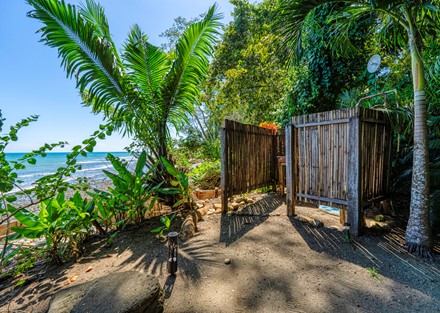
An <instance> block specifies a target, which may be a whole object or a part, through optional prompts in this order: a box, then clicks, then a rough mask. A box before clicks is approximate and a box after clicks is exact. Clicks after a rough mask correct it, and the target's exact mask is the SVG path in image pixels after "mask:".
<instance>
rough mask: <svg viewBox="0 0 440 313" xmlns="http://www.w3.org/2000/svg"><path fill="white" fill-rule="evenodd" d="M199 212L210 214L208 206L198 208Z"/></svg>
mask: <svg viewBox="0 0 440 313" xmlns="http://www.w3.org/2000/svg"><path fill="white" fill-rule="evenodd" d="M197 212H199V213H200V215H201V216H205V215H206V214H208V208H207V207H204V208H200V209H198V210H197Z"/></svg>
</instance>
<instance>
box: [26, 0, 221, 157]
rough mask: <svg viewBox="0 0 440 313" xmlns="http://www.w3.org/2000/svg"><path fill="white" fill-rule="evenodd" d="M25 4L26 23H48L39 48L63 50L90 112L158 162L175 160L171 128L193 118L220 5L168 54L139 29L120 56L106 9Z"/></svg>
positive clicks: (90, 4)
mask: <svg viewBox="0 0 440 313" xmlns="http://www.w3.org/2000/svg"><path fill="white" fill-rule="evenodd" d="M27 3H29V4H30V5H31V6H32V7H33V10H32V11H30V12H29V13H28V16H29V17H31V18H36V19H38V20H39V21H41V22H42V23H43V27H42V28H41V29H40V30H39V32H40V33H41V41H43V42H44V43H45V44H47V45H48V46H50V47H53V48H56V49H57V50H58V53H59V57H60V58H61V64H62V66H63V67H64V69H65V71H66V73H67V76H68V77H71V78H72V77H74V78H75V79H76V81H77V88H78V89H79V91H80V93H81V95H82V98H83V101H84V104H85V105H86V106H90V107H91V108H92V110H93V112H94V113H104V116H105V118H106V119H108V120H110V121H113V122H114V125H115V126H116V127H117V128H118V129H119V130H120V131H121V132H123V133H124V134H128V135H132V136H134V137H135V138H136V139H137V140H138V141H139V142H140V143H141V144H142V145H143V146H145V147H146V148H147V149H148V150H149V152H150V153H151V155H152V156H153V157H154V158H155V159H156V160H160V158H161V157H165V158H166V159H170V155H169V150H168V142H169V139H170V132H169V129H170V128H169V127H170V125H174V127H176V128H178V127H179V126H181V125H182V124H183V123H185V122H186V121H187V117H188V114H191V113H192V112H193V108H194V103H195V102H196V100H197V97H198V95H199V92H200V89H199V86H200V84H201V82H202V81H203V79H204V77H205V75H206V73H207V70H208V64H209V60H208V58H209V57H210V56H211V54H212V52H213V50H214V48H213V47H214V44H215V42H216V40H217V37H218V35H219V29H220V26H221V24H220V22H219V20H220V18H221V15H220V14H218V13H217V7H216V5H214V6H212V7H211V8H209V10H208V12H207V13H206V14H205V15H204V18H203V19H202V20H201V21H199V22H196V23H193V24H191V25H190V26H188V27H187V29H186V30H185V32H184V33H183V35H182V36H181V37H180V39H179V40H178V41H177V44H176V47H175V49H174V50H173V51H172V52H171V53H170V54H166V53H165V52H163V51H162V50H161V49H159V48H158V47H155V46H153V45H152V44H150V43H149V42H148V37H147V35H146V34H144V33H143V32H142V30H141V29H140V28H139V26H137V25H134V26H133V27H132V28H131V30H130V32H129V34H128V37H127V39H126V41H125V44H124V46H123V48H122V51H121V53H119V52H118V50H117V49H116V46H115V44H114V42H113V40H112V38H111V35H110V29H109V25H108V21H107V18H106V16H105V14H104V9H103V7H102V6H100V5H99V4H97V3H95V2H94V1H93V0H87V1H86V2H85V4H81V5H79V6H74V5H71V4H66V3H65V2H64V1H63V0H27Z"/></svg>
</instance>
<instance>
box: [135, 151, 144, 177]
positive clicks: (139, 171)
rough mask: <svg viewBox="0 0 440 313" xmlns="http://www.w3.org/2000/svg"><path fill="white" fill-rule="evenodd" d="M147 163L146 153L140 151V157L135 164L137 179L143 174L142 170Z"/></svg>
mask: <svg viewBox="0 0 440 313" xmlns="http://www.w3.org/2000/svg"><path fill="white" fill-rule="evenodd" d="M146 162H147V152H145V150H144V151H142V153H141V155H140V156H139V159H138V160H137V162H136V171H135V172H136V176H137V177H138V178H139V177H141V176H142V174H143V169H144V167H145V164H146Z"/></svg>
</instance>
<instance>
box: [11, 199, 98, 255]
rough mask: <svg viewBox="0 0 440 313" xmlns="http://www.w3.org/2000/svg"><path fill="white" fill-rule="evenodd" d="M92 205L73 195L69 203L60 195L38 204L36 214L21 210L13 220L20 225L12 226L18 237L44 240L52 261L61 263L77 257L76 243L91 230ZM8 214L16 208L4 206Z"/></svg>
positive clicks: (77, 247) (78, 250)
mask: <svg viewBox="0 0 440 313" xmlns="http://www.w3.org/2000/svg"><path fill="white" fill-rule="evenodd" d="M94 206H95V205H94V202H93V201H89V200H87V199H83V198H82V197H81V195H80V194H79V193H78V192H76V193H75V194H74V195H73V197H71V198H70V199H69V200H66V199H65V195H64V193H60V194H58V195H57V197H56V198H54V199H48V200H45V201H43V202H41V204H40V206H39V210H40V212H39V213H38V215H36V214H34V213H33V212H31V211H29V210H26V209H22V210H20V211H18V212H16V213H15V215H14V217H15V218H16V219H17V220H18V221H19V222H20V223H21V224H23V226H17V227H12V230H13V231H14V232H15V233H17V234H19V236H18V238H22V237H25V238H30V239H35V238H41V237H43V238H44V239H45V241H46V245H47V247H48V248H49V253H50V256H51V258H52V260H54V261H57V262H58V263H62V261H63V260H64V259H68V258H70V257H71V256H73V257H78V256H79V255H80V248H79V245H80V243H81V242H82V241H83V240H84V239H85V238H86V237H87V235H88V234H89V233H90V231H91V227H92V217H93V210H94ZM8 210H9V211H10V212H15V211H16V208H15V207H13V206H12V205H8Z"/></svg>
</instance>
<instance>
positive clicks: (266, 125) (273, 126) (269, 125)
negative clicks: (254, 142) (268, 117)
mask: <svg viewBox="0 0 440 313" xmlns="http://www.w3.org/2000/svg"><path fill="white" fill-rule="evenodd" d="M259 126H260V127H261V128H266V129H271V130H272V131H273V132H274V134H276V133H277V132H278V126H277V125H276V124H275V123H269V122H262V123H260V125H259Z"/></svg>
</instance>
